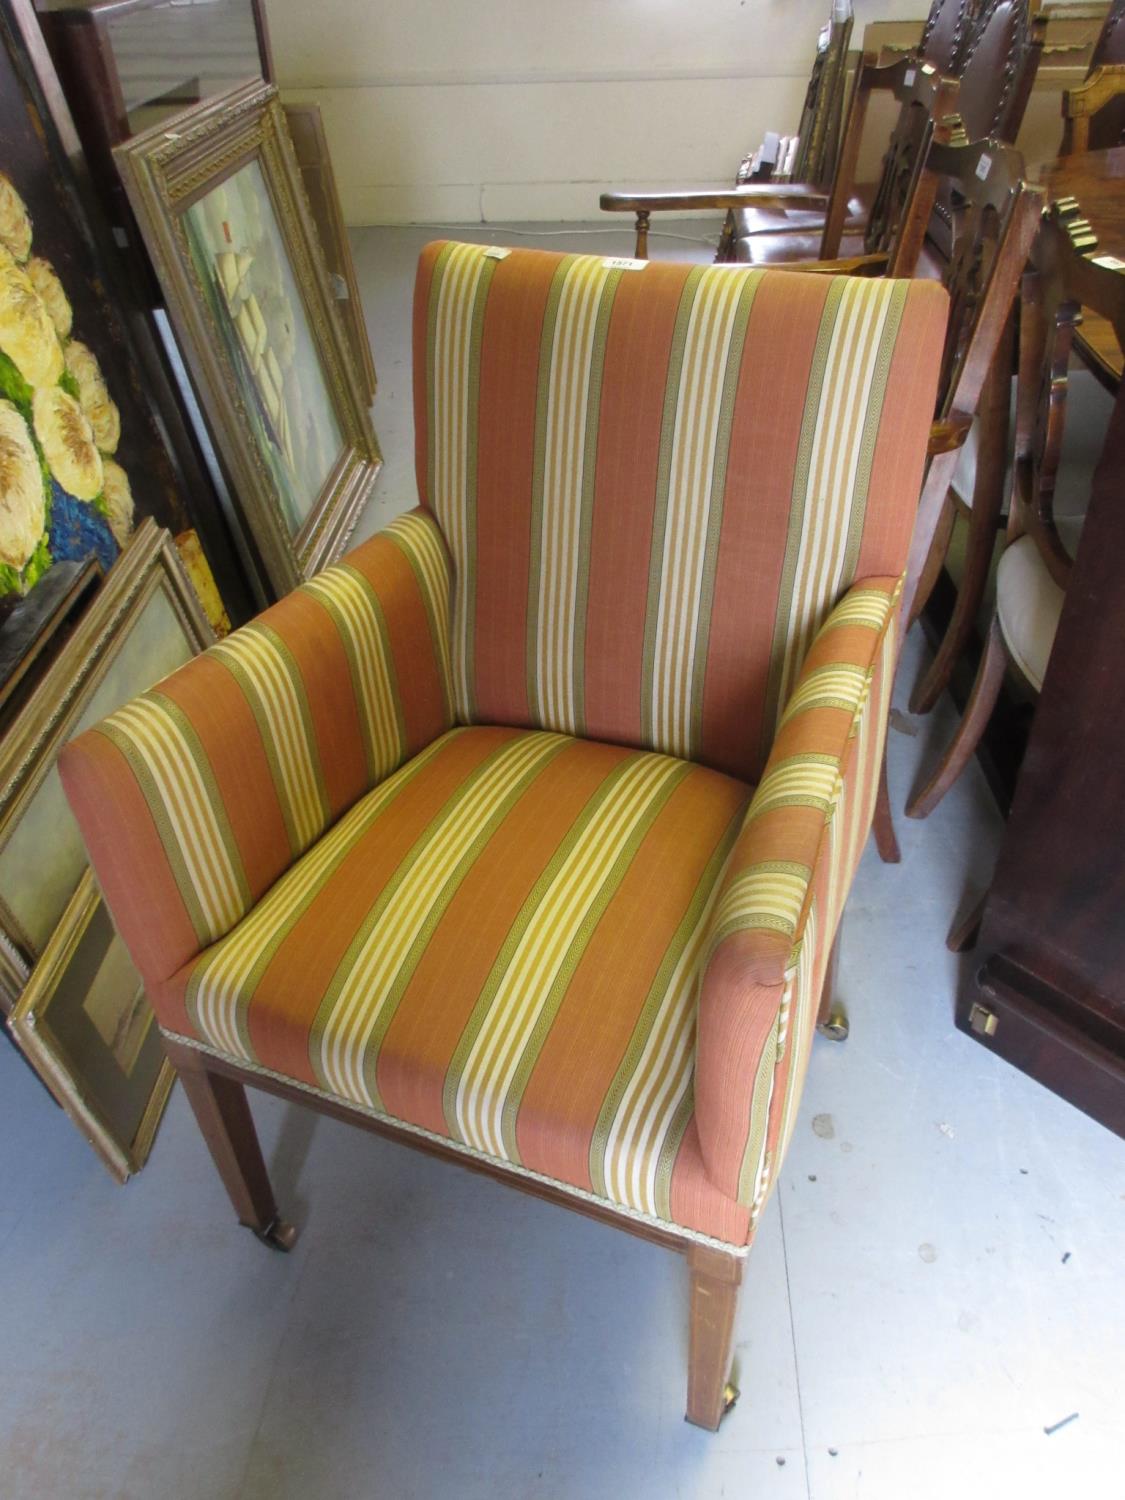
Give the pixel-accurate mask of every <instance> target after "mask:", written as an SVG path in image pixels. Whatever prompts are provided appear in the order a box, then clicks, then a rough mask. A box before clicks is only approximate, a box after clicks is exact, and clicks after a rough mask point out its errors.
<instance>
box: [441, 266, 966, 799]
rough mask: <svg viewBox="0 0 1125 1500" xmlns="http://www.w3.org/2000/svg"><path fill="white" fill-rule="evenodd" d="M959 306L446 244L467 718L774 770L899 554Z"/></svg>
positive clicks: (447, 418)
mask: <svg viewBox="0 0 1125 1500" xmlns="http://www.w3.org/2000/svg"><path fill="white" fill-rule="evenodd" d="M946 302H947V298H946V294H945V292H944V291H943V290H942V289H941V288H940V287H939V286H937V285H936V284H934V283H925V282H903V281H894V280H890V279H863V278H849V277H827V276H810V275H805V274H800V273H793V272H786V271H761V270H757V269H754V268H750V267H736V266H726V265H720V266H707V267H703V266H689V265H675V264H671V263H668V262H653V261H650V262H644V263H640V264H638V263H635V262H622V261H619V260H614V259H602V258H601V257H597V256H574V255H557V254H550V253H547V252H544V251H532V250H523V251H521V250H513V251H510V252H508V251H500V250H490V249H488V248H482V247H480V246H475V245H460V244H450V243H445V244H435V245H431V246H429V247H427V249H426V250H425V251H424V252H423V255H422V259H421V262H420V265H419V271H418V280H417V283H416V290H415V304H414V336H415V360H414V369H415V432H416V457H417V471H418V489H419V495H420V497H421V499H422V503H423V504H424V505H425V506H427V507H428V508H429V509H430V510H431V511H432V512H433V514H434V515H435V517H436V519H437V521H438V524H439V525H440V526H441V528H442V531H443V533H444V535H445V537H446V539H447V542H448V545H449V549H450V552H451V555H452V558H453V567H454V620H453V674H454V681H455V695H456V711H457V714H458V716H459V718H460V719H461V720H462V721H464V722H476V723H480V722H486V723H488V722H491V723H504V724H520V725H533V726H538V727H543V728H549V729H555V730H559V731H562V732H566V733H577V734H582V735H586V736H589V737H591V738H595V739H603V740H610V741H615V742H619V743H626V744H632V745H638V746H644V747H649V748H653V749H656V750H660V751H663V752H665V753H668V754H672V755H676V756H680V757H683V758H685V759H691V760H697V761H700V762H702V763H704V764H708V765H711V766H715V767H717V768H718V769H720V770H723V771H726V772H729V773H731V774H734V775H737V776H739V777H742V778H746V779H754V778H756V777H757V775H758V774H759V772H760V770H761V767H762V764H763V762H764V758H765V753H766V752H767V751H768V748H769V745H770V743H771V742H772V740H773V736H774V731H775V728H776V724H777V720H778V716H779V714H780V711H781V709H782V707H783V705H784V702H785V699H786V697H787V693H788V690H789V688H790V686H791V685H792V682H793V674H794V672H795V670H796V669H797V668H798V667H799V665H800V663H801V661H802V660H803V658H804V655H805V652H806V650H807V648H808V646H809V643H810V642H811V640H812V638H813V635H814V634H815V632H816V630H817V629H818V628H819V626H820V625H821V624H822V623H823V621H824V619H825V617H826V616H827V614H828V612H829V610H830V609H831V607H832V606H833V605H834V604H835V603H836V602H837V601H838V599H839V598H840V596H841V594H842V593H843V592H844V590H845V589H846V588H847V587H848V586H849V585H850V584H851V583H852V582H853V580H855V579H857V578H862V577H864V576H875V575H884V576H885V575H887V574H897V573H899V572H900V571H901V570H902V567H903V564H904V560H905V557H906V551H907V547H908V543H909V539H910V534H911V529H912V526H913V520H914V511H915V506H916V502H917V497H918V489H919V484H920V480H921V467H922V462H923V455H924V452H925V448H926V442H927V436H928V432H929V425H930V421H931V417H932V414H933V400H934V390H935V384H936V371H937V364H938V359H939V355H940V349H941V341H942V338H943V336H944V328H945V314H946Z"/></svg>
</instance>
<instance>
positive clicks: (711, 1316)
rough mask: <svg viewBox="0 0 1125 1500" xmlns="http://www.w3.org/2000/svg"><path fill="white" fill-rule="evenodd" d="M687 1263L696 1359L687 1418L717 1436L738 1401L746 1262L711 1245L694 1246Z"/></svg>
mask: <svg viewBox="0 0 1125 1500" xmlns="http://www.w3.org/2000/svg"><path fill="white" fill-rule="evenodd" d="M687 1258H688V1269H689V1271H690V1273H691V1354H690V1356H689V1364H688V1396H687V1413H686V1415H687V1420H688V1421H689V1422H693V1423H694V1424H695V1426H696V1427H706V1428H708V1429H709V1430H710V1431H711V1432H714V1431H715V1430H716V1428H717V1427H718V1425H719V1423H720V1422H721V1421H722V1418H723V1413H724V1412H727V1411H729V1410H730V1408H731V1407H732V1406H733V1405H734V1403H735V1401H736V1400H737V1399H738V1392H737V1391H736V1390H735V1388H734V1387H733V1386H732V1385H730V1384H729V1383H728V1376H729V1374H730V1362H731V1354H732V1352H733V1342H734V1315H735V1311H736V1309H737V1307H738V1288H739V1286H740V1285H741V1284H742V1261H743V1257H742V1256H739V1255H726V1254H724V1253H723V1251H721V1250H713V1249H711V1247H710V1246H708V1245H693V1246H692V1247H691V1249H690V1250H689V1251H688V1253H687Z"/></svg>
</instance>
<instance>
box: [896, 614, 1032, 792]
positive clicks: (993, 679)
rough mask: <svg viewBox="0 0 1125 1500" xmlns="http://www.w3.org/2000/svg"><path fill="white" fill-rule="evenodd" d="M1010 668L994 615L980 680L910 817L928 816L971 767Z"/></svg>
mask: <svg viewBox="0 0 1125 1500" xmlns="http://www.w3.org/2000/svg"><path fill="white" fill-rule="evenodd" d="M1007 665H1008V653H1007V650H1006V649H1005V646H1004V637H1003V636H1002V635H1001V633H1000V622H999V620H998V619H997V618H996V616H995V614H994V615H993V616H992V623H991V624H990V625H989V627H988V639H987V640H986V642H985V647H984V655H983V656H982V657H981V659H980V666H979V667H978V669H977V676H976V681H975V682H974V683H973V690H972V692H971V693H970V694H969V701H968V703H967V704H966V705H965V713H964V716H963V717H962V719H961V723H960V725H959V726H958V729H957V733H956V734H955V735H954V736H953V739H952V740H951V741H950V744H949V748H948V750H946V752H945V754H944V755H943V756H942V759H941V762H940V764H939V765H938V767H937V769H936V770H935V771H934V773H933V774H932V776H931V777H930V779H929V780H928V781H927V782H926V783H925V785H924V786H922V787H921V788H920V789H919V790H918V791H917V792H915V794H914V796H913V797H912V798H911V800H910V801H909V802H908V803H907V806H906V816H907V817H908V818H925V817H928V816H929V814H930V813H932V812H933V810H934V808H935V807H936V806H937V805H938V803H939V802H940V801H941V799H942V798H943V797H944V796H945V794H946V792H947V791H948V790H949V788H950V787H951V786H952V785H953V783H954V782H955V781H956V780H957V778H958V776H960V774H961V772H962V771H963V770H964V769H965V767H966V766H967V765H968V764H969V761H970V760H971V759H972V756H973V752H974V751H975V750H976V748H977V745H978V744H979V743H980V737H981V735H982V734H983V733H984V730H985V726H986V725H987V723H988V720H989V718H990V717H991V714H992V710H993V709H994V708H995V707H996V700H997V698H998V697H999V696H1000V688H1001V685H1002V684H1003V681H1004V671H1005V669H1006V667H1007Z"/></svg>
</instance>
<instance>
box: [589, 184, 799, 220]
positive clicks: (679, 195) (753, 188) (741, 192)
mask: <svg viewBox="0 0 1125 1500" xmlns="http://www.w3.org/2000/svg"><path fill="white" fill-rule="evenodd" d="M599 202H600V204H601V207H602V208H603V209H605V210H606V211H607V212H608V213H661V212H665V213H668V212H671V211H673V210H678V209H724V210H725V209H731V208H826V207H827V206H828V195H827V194H826V193H824V192H820V191H818V190H817V189H816V188H813V187H808V186H807V185H806V184H804V183H801V182H789V183H785V182H749V183H746V184H745V186H743V187H735V188H684V189H682V190H681V191H672V190H668V191H663V192H660V191H657V192H651V193H624V192H623V193H603V194H602V195H601V198H600V200H599Z"/></svg>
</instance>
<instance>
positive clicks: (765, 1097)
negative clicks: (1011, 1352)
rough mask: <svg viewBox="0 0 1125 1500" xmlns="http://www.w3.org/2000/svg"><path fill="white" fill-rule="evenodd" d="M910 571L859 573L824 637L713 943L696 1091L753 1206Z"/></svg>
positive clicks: (727, 879) (858, 823)
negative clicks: (902, 576)
mask: <svg viewBox="0 0 1125 1500" xmlns="http://www.w3.org/2000/svg"><path fill="white" fill-rule="evenodd" d="M900 592H901V580H899V579H893V578H876V579H868V580H866V581H864V582H862V583H858V584H856V585H855V586H854V587H853V588H851V589H850V590H849V591H848V593H847V594H846V595H845V596H844V598H843V599H842V600H841V602H840V603H839V604H838V605H837V606H836V608H835V609H834V610H833V611H832V613H831V614H830V615H829V617H828V619H827V621H826V622H825V624H824V625H823V627H822V628H821V630H820V632H819V634H818V635H817V637H816V639H815V640H814V641H813V644H812V646H811V648H810V649H809V652H808V655H807V657H806V659H805V662H804V665H803V666H802V668H801V671H800V674H799V676H798V679H797V683H796V686H795V688H794V689H793V691H792V692H791V693H790V695H789V697H788V701H787V704H786V707H785V710H784V712H783V713H782V716H781V720H780V723H779V725H778V730H777V735H776V738H775V740H774V744H773V748H772V750H771V752H770V755H769V759H768V760H767V762H766V767H765V770H764V772H763V774H762V779H761V781H760V782H759V784H758V787H757V789H756V790H755V792H754V795H753V797H752V798H751V801H750V805H749V807H748V808H747V811H746V816H745V818H744V820H743V824H742V830H741V832H740V834H739V836H738V840H737V842H736V843H735V846H734V849H733V851H732V853H731V857H730V862H729V863H728V865H727V868H726V870H725V872H724V875H723V879H722V882H721V884H720V888H719V891H718V893H717V896H716V900H715V905H714V907H713V909H712V914H711V919H710V929H709V933H708V937H707V941H706V946H705V949H704V972H703V981H702V986H701V991H700V1000H699V1022H698V1041H697V1050H696V1072H695V1106H696V1121H697V1124H698V1127H699V1136H700V1143H701V1146H702V1150H703V1158H704V1162H705V1164H706V1167H707V1172H708V1175H709V1177H710V1178H711V1180H712V1181H713V1182H714V1184H715V1186H716V1187H718V1188H719V1189H720V1190H721V1191H722V1192H724V1193H727V1194H728V1195H729V1196H730V1197H733V1198H737V1199H738V1200H739V1202H741V1203H743V1204H745V1205H746V1206H747V1207H749V1208H750V1209H751V1211H752V1212H757V1211H758V1210H759V1209H760V1207H761V1204H762V1203H763V1202H764V1199H765V1195H766V1190H767V1188H768V1185H769V1181H770V1179H771V1168H772V1166H774V1165H776V1162H777V1161H778V1159H779V1158H780V1154H781V1152H782V1151H784V1148H785V1143H786V1140H787V1139H788V1133H789V1129H790V1127H791V1124H792V1116H793V1112H794V1110H795V1106H796V1101H797V1096H798V1094H799V1091H800V1081H801V1079H802V1077H803V1074H804V1068H805V1062H806V1059H807V1056H808V1048H809V1043H810V1041H811V1038H812V1034H813V1031H814V1030H815V1024H816V1013H817V1007H818V1004H819V999H820V987H821V981H822V979H823V975H824V972H825V969H826V966H827V962H828V955H829V952H830V950H831V947H832V942H833V938H834V935H835V931H836V925H837V923H838V921H839V918H840V913H841V911H842V909H843V905H844V900H845V898H846V896H847V892H848V887H849V885H850V883H851V878H852V875H853V873H854V871H855V867H856V864H857V863H858V861H859V856H860V853H861V851H862V849H863V845H864V842H865V840H866V838H867V832H868V829H869V828H870V825H871V818H872V814H873V812H874V807H875V796H876V792H877V788H878V781H879V774H880V768H881V765H882V755H883V740H884V735H885V729H886V721H887V712H888V707H889V696H890V688H891V679H892V676H893V671H894V663H895V655H896V635H897V631H896V617H897V606H898V602H899V596H900Z"/></svg>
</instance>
